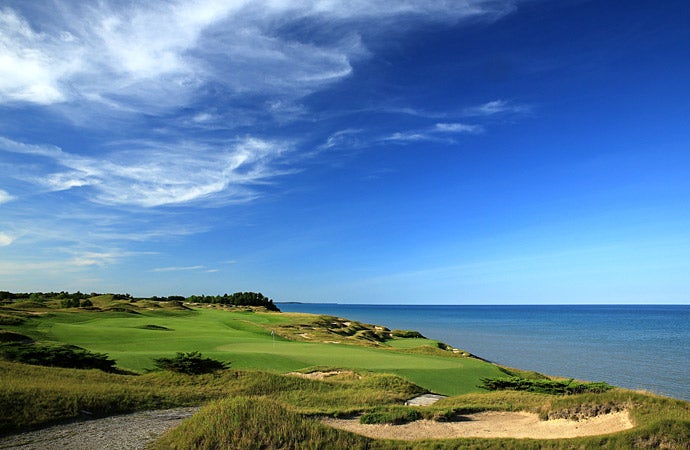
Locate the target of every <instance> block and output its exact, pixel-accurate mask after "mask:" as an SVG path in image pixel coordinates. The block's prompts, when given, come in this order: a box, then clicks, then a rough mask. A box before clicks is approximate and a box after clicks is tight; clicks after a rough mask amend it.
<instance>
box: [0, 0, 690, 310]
mask: <svg viewBox="0 0 690 450" xmlns="http://www.w3.org/2000/svg"><path fill="white" fill-rule="evenodd" d="M689 83H690V7H689V6H688V4H687V2H686V1H674V0H668V1H664V2H649V1H630V2H624V3H621V2H618V1H607V0H597V1H577V0H563V1H539V0H529V1H528V0H525V1H519V0H465V1H457V2H446V1H433V0H424V1H415V0H401V1H397V2H392V1H391V2H369V1H353V2H332V1H326V0H320V1H317V0H313V1H308V0H305V1H302V2H292V1H280V0H275V1H251V2H249V1H212V0H205V1H204V0H202V1H198V2H187V1H179V2H175V1H153V0H152V1H148V2H123V1H111V2H109V1H101V2H81V1H73V2H70V1H57V0H56V1H33V2H25V1H11V0H10V1H7V0H6V1H4V2H2V4H1V5H0V175H1V176H0V290H10V291H59V290H69V291H76V290H81V291H85V292H91V291H96V292H128V293H131V294H132V295H136V296H149V295H191V294H201V293H205V294H221V293H224V292H236V291H247V290H251V291H260V292H263V293H264V294H265V295H268V296H269V297H271V298H273V299H275V300H276V301H328V302H332V301H338V302H349V303H360V302H368V303H436V304H442V303H457V304H463V303H470V304H484V303H499V304H511V303H688V302H690V88H688V86H689V85H690V84H689Z"/></svg>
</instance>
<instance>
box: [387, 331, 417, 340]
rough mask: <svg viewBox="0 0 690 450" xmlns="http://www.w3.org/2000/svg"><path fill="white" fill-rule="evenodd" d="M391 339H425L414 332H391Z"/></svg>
mask: <svg viewBox="0 0 690 450" xmlns="http://www.w3.org/2000/svg"><path fill="white" fill-rule="evenodd" d="M391 334H392V335H393V337H397V338H403V339H425V338H424V336H423V335H422V333H420V332H419V331H414V330H393V331H391Z"/></svg>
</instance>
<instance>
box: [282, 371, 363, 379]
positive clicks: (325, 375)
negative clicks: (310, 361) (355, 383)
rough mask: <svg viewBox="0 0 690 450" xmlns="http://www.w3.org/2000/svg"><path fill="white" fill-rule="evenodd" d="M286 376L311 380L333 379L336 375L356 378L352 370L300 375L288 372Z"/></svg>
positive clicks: (299, 373) (300, 373)
mask: <svg viewBox="0 0 690 450" xmlns="http://www.w3.org/2000/svg"><path fill="white" fill-rule="evenodd" d="M286 375H292V376H295V377H300V378H308V379H311V380H325V379H326V378H330V377H334V376H337V375H344V376H352V377H357V378H361V377H359V376H357V375H356V374H355V372H353V371H352V370H330V371H328V372H322V371H316V372H309V373H302V372H289V373H287V374H286Z"/></svg>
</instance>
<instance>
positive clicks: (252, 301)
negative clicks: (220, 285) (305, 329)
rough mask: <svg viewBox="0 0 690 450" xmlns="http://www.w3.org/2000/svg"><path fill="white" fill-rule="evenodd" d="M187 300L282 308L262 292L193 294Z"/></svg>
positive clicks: (273, 309)
mask: <svg viewBox="0 0 690 450" xmlns="http://www.w3.org/2000/svg"><path fill="white" fill-rule="evenodd" d="M170 298H173V297H168V299H170ZM183 299H184V298H183ZM186 300H187V301H188V302H193V303H215V304H221V305H234V306H263V307H264V308H266V309H267V310H269V311H276V312H279V311H280V309H278V307H277V306H276V305H275V304H274V303H273V300H271V299H270V298H268V297H266V296H264V295H263V294H262V293H260V292H235V293H234V294H231V295H228V294H223V295H192V296H191V297H187V299H186Z"/></svg>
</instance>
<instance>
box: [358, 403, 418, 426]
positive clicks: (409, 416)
mask: <svg viewBox="0 0 690 450" xmlns="http://www.w3.org/2000/svg"><path fill="white" fill-rule="evenodd" d="M420 419H422V414H421V413H420V412H419V411H417V410H416V409H412V408H410V407H406V408H404V409H398V408H396V409H391V410H384V411H372V412H368V413H364V414H362V416H361V417H360V418H359V423H362V424H367V425H370V424H386V423H388V424H391V425H403V424H406V423H410V422H414V421H415V420H420Z"/></svg>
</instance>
